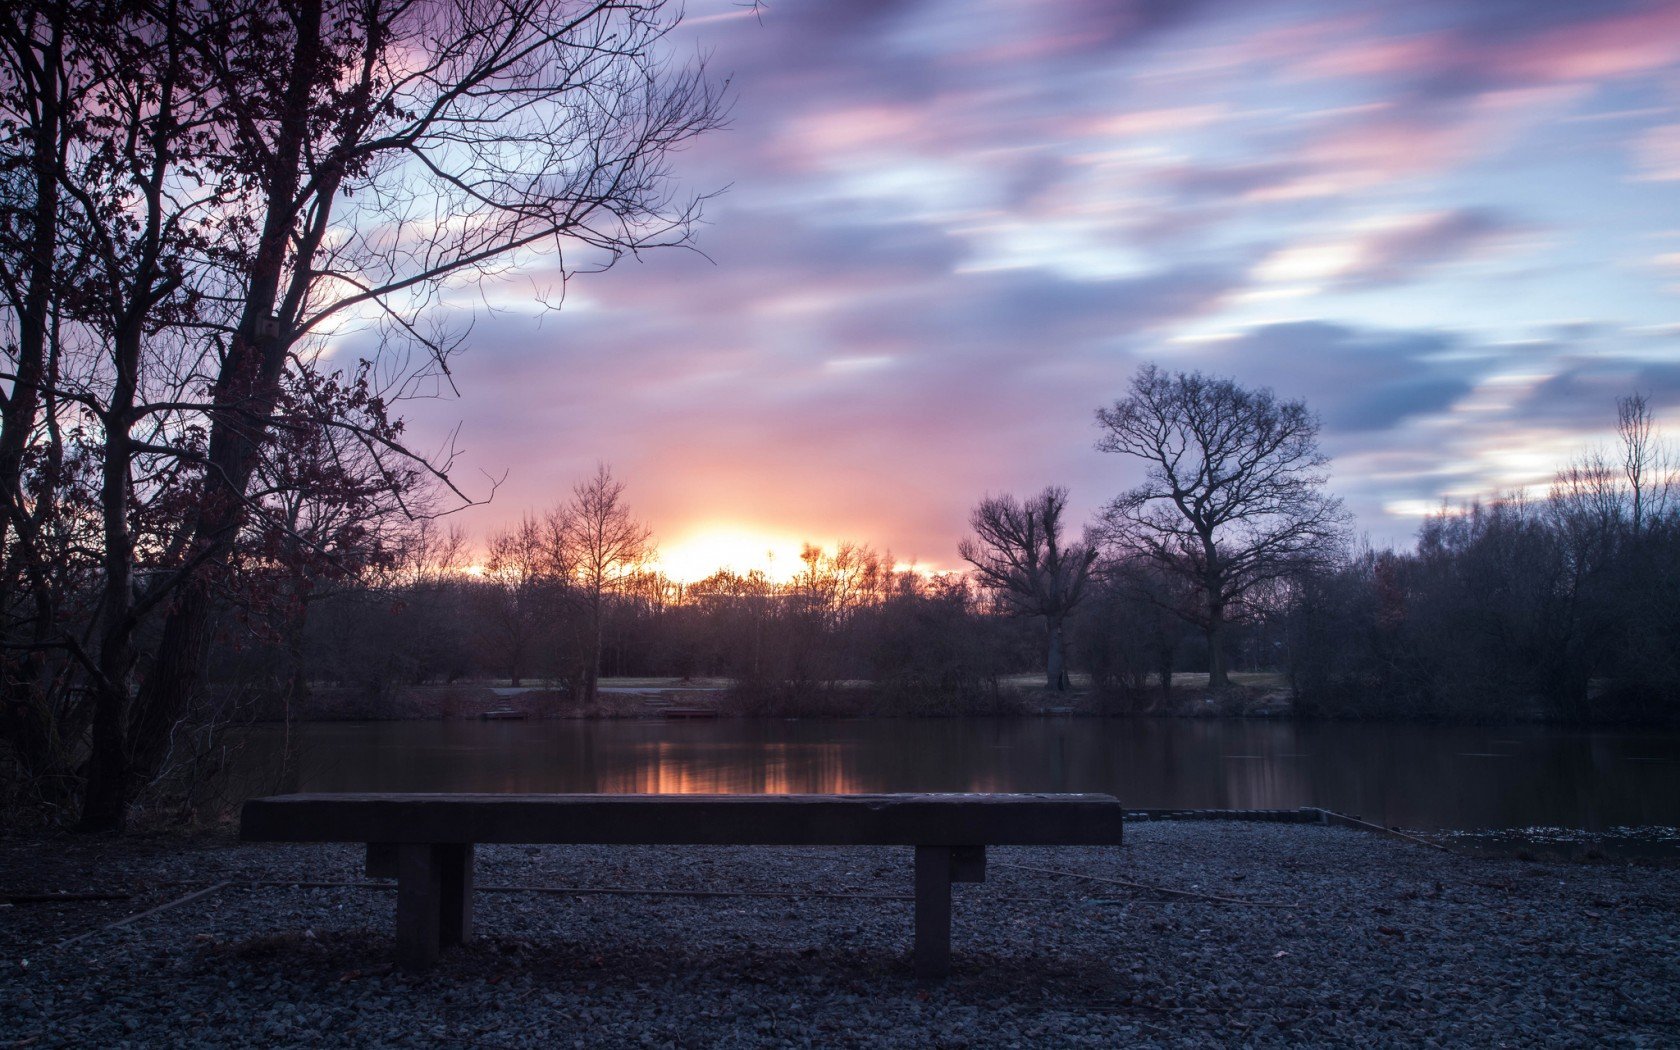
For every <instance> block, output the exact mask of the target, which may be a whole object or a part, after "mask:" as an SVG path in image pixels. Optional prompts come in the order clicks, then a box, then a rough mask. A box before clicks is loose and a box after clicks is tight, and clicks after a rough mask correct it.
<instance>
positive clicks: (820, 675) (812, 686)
mask: <svg viewBox="0 0 1680 1050" xmlns="http://www.w3.org/2000/svg"><path fill="white" fill-rule="evenodd" d="M615 484H616V483H615ZM566 517H567V514H566V511H565V509H564V508H562V509H560V510H557V511H553V512H549V513H548V514H543V515H535V516H530V517H527V518H526V519H525V520H523V521H522V522H520V523H519V524H518V525H516V526H514V527H513V528H511V529H509V530H507V531H505V532H502V533H499V534H496V535H494V536H492V537H491V539H490V542H489V544H488V545H487V547H488V550H489V552H490V554H489V556H488V557H487V558H486V559H485V560H484V561H483V562H482V563H471V564H469V561H468V558H467V557H466V555H465V547H464V545H462V544H461V543H460V540H459V537H458V536H455V537H441V536H439V535H438V534H437V533H436V532H435V531H433V530H431V529H429V528H428V529H423V530H421V532H423V533H424V534H425V536H426V537H427V538H426V541H425V542H422V543H417V544H415V546H414V551H415V554H416V557H415V558H414V559H412V560H411V561H410V562H409V563H408V564H406V565H404V566H402V567H401V568H398V569H396V570H394V571H391V572H389V573H385V574H382V575H381V576H380V577H379V578H377V579H376V578H365V579H363V580H361V581H360V582H359V583H357V584H355V585H351V586H339V587H336V588H334V589H333V590H332V591H331V592H330V593H329V592H325V591H323V592H322V593H321V594H320V596H319V598H318V600H316V601H314V602H312V603H311V604H312V605H313V607H312V608H311V609H310V610H309V611H308V614H307V616H306V617H304V618H303V619H302V620H301V621H297V620H292V621H288V622H292V623H300V626H301V627H302V630H301V631H300V632H299V633H296V634H285V633H283V632H281V631H277V630H274V629H272V627H268V628H262V627H259V628H258V629H255V630H252V631H250V632H248V633H247V634H246V635H245V637H244V640H243V642H242V643H241V644H237V645H230V646H227V647H225V648H224V649H223V650H222V653H221V659H220V660H219V661H218V664H217V666H216V667H214V668H213V669H212V686H213V689H212V691H219V692H221V693H222V694H224V695H230V696H231V695H244V696H248V697H252V698H255V699H258V700H262V699H265V698H273V697H278V696H285V697H289V698H290V699H291V700H294V701H300V702H301V701H304V700H306V699H307V698H308V696H309V693H310V691H311V690H312V689H316V690H319V689H333V690H334V691H336V692H339V693H341V694H343V693H347V694H348V695H351V696H353V697H355V698H356V699H357V700H358V701H366V700H377V699H380V698H390V697H395V696H398V695H400V694H402V693H403V692H405V691H406V690H409V689H410V688H412V687H414V686H419V685H428V684H434V685H435V684H447V683H450V682H460V681H486V680H491V681H506V682H508V683H509V684H511V685H516V686H519V685H523V686H528V687H534V688H538V689H543V690H545V691H546V692H547V693H548V695H549V696H550V697H551V698H552V699H551V700H550V701H549V702H550V703H551V705H552V710H551V711H550V712H549V713H552V714H570V713H589V712H590V711H591V710H593V709H594V701H595V699H596V694H595V689H596V682H597V680H598V678H599V676H601V675H607V676H612V677H624V676H633V677H634V676H658V677H677V678H726V679H729V680H730V681H731V683H732V686H731V689H730V693H731V697H730V699H731V703H732V707H733V709H735V710H737V711H739V712H741V713H747V714H844V715H855V714H905V715H914V714H959V713H985V712H995V711H1001V710H1005V709H1007V708H1008V704H1009V702H1010V701H1009V698H1008V697H1007V696H1006V695H1005V694H1004V692H1003V691H1002V690H1000V688H999V678H1000V676H1002V675H1005V674H1008V673H1011V672H1013V671H1016V670H1018V669H1020V668H1021V667H1023V666H1030V665H1031V663H1032V662H1033V660H1034V658H1035V653H1036V652H1038V651H1039V648H1040V645H1041V643H1040V642H1039V640H1038V638H1037V636H1036V630H1035V627H1034V625H1033V624H1031V623H1029V622H1026V621H1023V620H1020V619H1018V618H1014V617H1009V616H1005V615H1000V614H999V613H998V611H997V609H996V606H995V604H994V602H993V601H992V599H991V596H990V595H989V594H988V593H986V592H985V591H983V590H980V589H978V588H976V587H974V586H973V585H972V584H971V583H970V582H969V581H968V580H967V579H966V577H964V576H963V575H961V574H954V573H948V574H942V575H937V576H935V575H928V574H925V573H922V572H918V571H915V570H911V569H902V568H901V569H895V568H893V567H892V566H891V564H890V561H889V559H887V558H886V557H884V556H883V555H881V554H879V553H877V552H876V551H874V550H873V549H871V548H869V547H867V546H861V545H855V544H841V545H840V546H839V547H838V548H837V549H834V550H829V551H824V550H820V549H818V548H816V547H813V546H807V547H806V549H805V551H804V557H803V559H802V561H801V568H800V571H799V573H798V574H797V575H796V576H795V577H794V578H793V579H792V580H789V581H785V582H777V581H773V580H771V579H769V578H768V577H767V576H766V575H765V574H764V573H762V572H757V571H754V572H748V573H737V572H732V571H729V570H719V571H718V572H716V573H714V574H712V575H711V576H709V577H707V578H706V579H704V580H699V581H696V582H692V583H682V582H678V581H675V580H671V579H669V578H668V577H666V576H664V575H663V574H661V573H659V572H657V571H655V570H653V569H651V568H649V567H647V566H646V565H645V564H642V563H636V562H625V563H621V564H615V565H613V566H612V567H610V568H609V570H608V571H607V572H604V573H602V574H600V576H599V577H598V579H599V581H601V583H602V585H601V586H600V587H599V588H598V589H597V588H596V587H594V586H592V585H591V581H590V580H589V578H588V577H587V576H583V575H580V574H579V573H578V572H577V571H576V570H575V569H569V568H568V566H567V564H566V562H565V560H564V557H565V553H564V544H565V542H566V540H565V532H566V530H567V524H566ZM273 626H279V625H278V624H275V625H273ZM265 710H269V711H272V710H274V708H273V706H272V704H269V705H267V706H266V707H265Z"/></svg>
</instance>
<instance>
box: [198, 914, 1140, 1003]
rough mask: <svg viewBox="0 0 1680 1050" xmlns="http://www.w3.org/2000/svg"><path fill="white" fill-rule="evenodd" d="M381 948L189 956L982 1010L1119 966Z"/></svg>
mask: <svg viewBox="0 0 1680 1050" xmlns="http://www.w3.org/2000/svg"><path fill="white" fill-rule="evenodd" d="M391 951H392V943H391V940H390V938H388V937H380V936H369V935H366V934H363V933H358V932H355V931H344V932H329V933H323V934H319V935H311V934H307V933H283V934H265V935H262V936H257V937H246V938H239V939H235V940H228V941H220V942H218V941H208V940H207V941H204V942H201V945H200V948H199V952H198V955H199V962H200V965H201V970H202V972H204V973H206V974H212V973H219V972H221V970H222V968H223V967H224V966H225V965H226V964H227V963H228V962H230V961H238V962H240V963H243V964H245V965H247V966H251V967H252V968H254V969H258V970H261V971H263V972H264V973H265V974H267V975H268V976H270V977H281V978H287V979H291V980H295V981H296V982H298V983H300V984H306V985H320V984H333V983H338V984H349V983H351V982H354V981H358V980H361V979H364V978H369V977H386V976H390V977H392V978H394V979H402V980H404V981H405V983H410V984H413V985H416V986H420V985H430V986H436V987H447V986H450V985H462V984H491V985H497V984H502V983H503V982H509V981H515V980H517V981H519V982H520V983H521V984H522V985H524V986H525V987H530V986H531V985H535V986H536V987H537V988H538V989H542V990H548V991H555V992H569V993H575V992H577V991H578V990H579V989H580V987H581V988H586V989H588V990H590V991H595V992H599V993H603V994H606V993H612V992H621V993H634V992H638V991H645V990H646V989H647V988H648V986H649V985H650V984H671V985H679V986H680V985H686V984H706V985H715V984H719V983H723V984H737V985H741V986H752V985H765V986H777V985H786V984H790V983H791V984H798V985H802V986H808V985H810V984H811V983H813V982H815V983H817V984H819V985H821V986H822V987H824V988H827V989H830V990H835V991H869V992H871V993H874V994H881V993H883V992H885V993H888V994H891V993H892V992H894V991H895V990H898V991H902V993H903V994H904V995H906V996H916V997H918V998H928V997H930V996H938V997H939V998H940V999H941V1000H944V1001H955V1002H972V1003H973V1004H974V1005H980V1006H986V1007H988V1008H992V1007H996V1006H998V1005H1000V1004H1001V1005H1008V1004H1016V1005H1023V1006H1024V1005H1033V1006H1037V1007H1044V1006H1056V1005H1067V1006H1088V1005H1089V1004H1090V1003H1091V1002H1092V1000H1093V999H1094V998H1098V997H1101V996H1104V995H1110V994H1113V993H1114V992H1115V991H1116V988H1117V986H1118V985H1119V984H1120V983H1121V979H1120V978H1119V976H1118V975H1116V974H1115V973H1114V972H1113V971H1112V970H1111V969H1110V968H1109V967H1108V966H1107V965H1104V964H1102V963H1101V962H1099V961H1097V960H1072V959H1062V958H1049V957H1045V956H1040V955H1031V954H1018V955H1008V956H1001V955H997V954H993V953H986V952H970V953H960V954H959V955H958V956H957V958H956V960H955V961H954V968H953V971H952V974H951V976H950V978H948V979H947V980H946V981H945V982H943V983H942V984H935V985H927V986H924V985H922V984H920V983H918V982H917V981H916V980H915V978H914V977H913V976H912V974H911V969H910V958H909V954H908V952H907V951H906V952H896V951H876V950H870V949H861V950H859V949H851V950H840V951H834V950H828V949H815V948H810V947H805V948H801V949H797V950H787V949H779V948H777V947H775V946H773V945H772V946H759V945H752V946H743V947H740V948H738V949H728V950H723V951H704V950H700V949H689V950H683V949H682V948H681V947H680V946H677V947H675V948H673V947H672V946H653V945H648V944H632V945H617V946H603V945H602V944H600V943H568V942H567V941H565V940H564V939H563V938H553V939H545V940H544V941H542V942H536V941H529V940H523V939H519V938H511V937H496V936H492V937H483V938H480V939H478V940H476V941H474V942H473V943H472V944H470V945H468V946H466V947H464V948H460V949H455V950H452V951H449V952H446V953H445V954H444V956H443V958H442V959H441V960H440V961H439V963H438V965H437V966H435V967H434V968H433V969H431V970H428V971H425V972H423V973H418V974H404V973H403V972H402V971H400V970H394V969H393V968H392V966H391V964H390V961H389V960H390V958H391ZM883 986H884V987H883Z"/></svg>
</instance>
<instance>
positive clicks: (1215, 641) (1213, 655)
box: [1205, 605, 1231, 689]
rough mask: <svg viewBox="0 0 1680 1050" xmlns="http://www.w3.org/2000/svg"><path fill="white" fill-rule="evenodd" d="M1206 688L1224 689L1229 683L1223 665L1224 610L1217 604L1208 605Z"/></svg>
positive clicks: (1227, 674) (1228, 675)
mask: <svg viewBox="0 0 1680 1050" xmlns="http://www.w3.org/2000/svg"><path fill="white" fill-rule="evenodd" d="M1205 633H1206V634H1207V647H1208V688H1209V689H1224V688H1225V687H1227V686H1229V685H1230V684H1231V676H1230V674H1229V673H1228V672H1227V670H1226V667H1225V610H1224V608H1223V607H1221V606H1219V605H1210V606H1209V607H1208V619H1207V628H1206V632H1205Z"/></svg>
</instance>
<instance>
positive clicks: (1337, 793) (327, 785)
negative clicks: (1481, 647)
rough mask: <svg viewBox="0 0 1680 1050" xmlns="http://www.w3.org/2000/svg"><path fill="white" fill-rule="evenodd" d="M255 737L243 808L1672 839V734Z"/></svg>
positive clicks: (1003, 731)
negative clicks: (1015, 812) (1020, 821)
mask: <svg viewBox="0 0 1680 1050" xmlns="http://www.w3.org/2000/svg"><path fill="white" fill-rule="evenodd" d="M289 734H290V740H291V743H292V745H293V747H294V749H295V754H296V755H297V760H296V761H295V762H294V763H292V764H290V765H289V766H285V764H283V763H282V762H281V761H280V755H281V754H282V751H283V741H284V740H285V739H286V731H285V730H283V729H282V728H281V727H260V728H258V729H256V730H254V731H253V733H252V736H251V737H250V741H249V743H250V746H249V747H248V748H247V749H246V750H245V752H244V755H243V757H242V759H241V762H240V766H239V770H238V773H239V779H240V781H241V783H242V784H243V785H244V791H245V793H255V794H264V793H272V792H277V791H506V792H513V791H539V792H540V791H600V792H613V793H623V792H723V793H778V792H840V793H854V792H879V791H1100V792H1107V793H1109V794H1113V795H1115V796H1117V797H1119V798H1120V799H1121V800H1122V801H1123V802H1125V803H1126V804H1127V805H1128V806H1130V807H1134V808H1140V809H1142V808H1232V809H1251V808H1266V809H1270V808H1292V807H1296V806H1323V807H1325V808H1328V809H1333V810H1337V811H1339V812H1344V813H1351V814H1357V815H1359V816H1362V817H1364V818H1365V819H1367V820H1371V821H1375V822H1378V823H1381V824H1385V825H1390V826H1399V827H1406V828H1422V829H1431V830H1434V829H1483V828H1517V827H1526V826H1531V825H1545V826H1553V827H1570V828H1581V829H1586V830H1590V831H1605V830H1610V829H1613V828H1617V827H1628V826H1646V825H1667V826H1673V825H1680V733H1673V732H1660V733H1659V732H1641V731H1613V732H1612V731H1605V732H1581V731H1574V730H1564V729H1556V728H1550V727H1536V726H1524V727H1518V728H1480V727H1478V728H1465V727H1440V726H1408V725H1374V724H1365V723H1294V722H1284V721H1265V720H1252V719H1249V720H1244V719H1217V720H1215V719H1209V720H1189V719H1088V718H1031V719H968V720H960V719H891V720H870V721H863V720H856V721H854V720H791V719H790V720H781V719H776V720H769V719H765V720H718V721H660V720H647V721H531V722H479V721H443V722H371V723H314V724H306V725H300V726H293V727H292V728H291V729H290V731H289Z"/></svg>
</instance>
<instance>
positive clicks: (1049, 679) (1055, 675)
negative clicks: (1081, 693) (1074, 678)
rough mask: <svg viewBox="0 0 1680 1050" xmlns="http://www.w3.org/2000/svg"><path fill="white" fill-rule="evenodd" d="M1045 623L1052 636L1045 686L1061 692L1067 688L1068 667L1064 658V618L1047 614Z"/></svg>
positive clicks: (1046, 665) (1046, 655) (1045, 670)
mask: <svg viewBox="0 0 1680 1050" xmlns="http://www.w3.org/2000/svg"><path fill="white" fill-rule="evenodd" d="M1044 624H1045V627H1046V628H1047V629H1048V630H1047V633H1048V634H1049V636H1050V637H1049V641H1048V646H1049V651H1048V652H1047V653H1046V654H1045V659H1044V688H1046V689H1049V690H1052V691H1054V692H1058V693H1059V692H1061V691H1062V690H1064V689H1066V688H1067V667H1066V665H1065V663H1064V661H1063V658H1062V649H1063V646H1062V633H1063V632H1062V618H1061V617H1060V616H1047V617H1045V619H1044Z"/></svg>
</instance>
